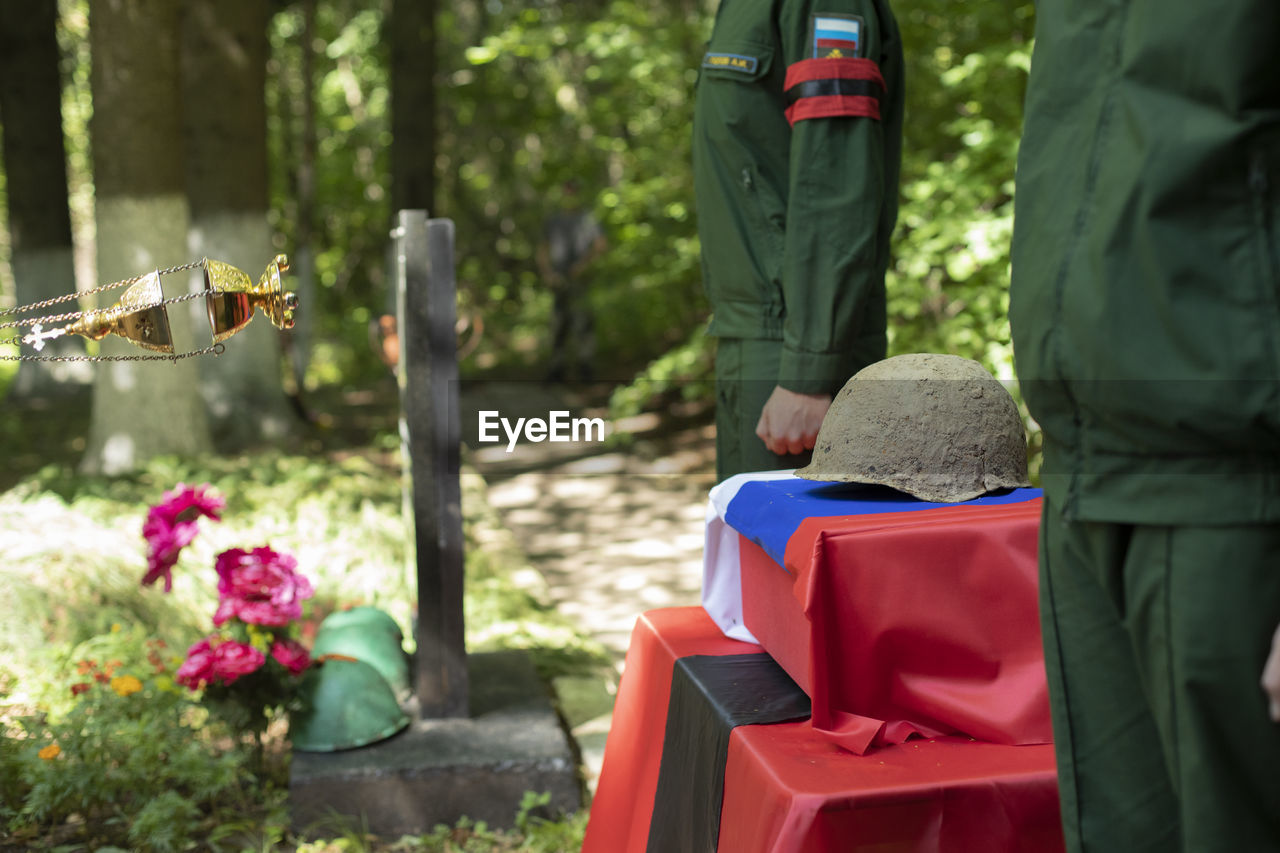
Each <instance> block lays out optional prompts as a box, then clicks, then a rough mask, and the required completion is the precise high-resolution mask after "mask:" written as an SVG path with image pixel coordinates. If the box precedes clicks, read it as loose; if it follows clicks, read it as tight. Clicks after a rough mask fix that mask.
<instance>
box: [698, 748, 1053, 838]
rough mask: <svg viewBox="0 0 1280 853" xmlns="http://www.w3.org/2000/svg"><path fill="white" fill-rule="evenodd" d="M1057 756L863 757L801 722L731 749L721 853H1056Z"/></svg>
mask: <svg viewBox="0 0 1280 853" xmlns="http://www.w3.org/2000/svg"><path fill="white" fill-rule="evenodd" d="M1057 791H1058V789H1057V779H1056V773H1055V769H1054V759H1053V747H1052V746H1051V745H1041V746H1023V747H1012V746H999V745H996V744H985V743H975V742H972V741H970V740H968V739H967V738H958V737H948V738H940V739H936V740H913V741H911V742H909V743H904V744H898V745H894V746H887V747H885V748H884V749H881V750H877V751H876V752H875V753H873V754H871V755H867V756H854V755H850V754H849V753H847V752H845V751H843V750H841V749H838V748H836V747H835V746H833V745H832V744H831V743H830V742H829V741H827V740H826V739H824V738H823V737H822V736H821V734H819V733H817V732H814V731H813V730H812V729H810V728H809V727H808V726H806V725H805V724H804V723H779V724H777V725H772V726H743V727H741V728H738V729H735V730H734V732H733V735H732V737H731V738H730V740H729V754H728V757H727V760H726V765H725V789H724V805H723V807H722V810H721V818H720V838H719V843H718V846H717V850H718V851H720V853H744V851H768V852H769V853H784V851H785V853H795V851H804V853H843V851H846V850H855V849H857V850H871V849H875V850H894V851H903V853H909V852H912V853H913V852H914V851H918V853H936V851H939V850H945V851H954V853H1018V851H1024V850H1035V851H1043V853H1054V851H1060V850H1062V849H1063V843H1062V833H1061V829H1060V821H1059V810H1058V793H1057Z"/></svg>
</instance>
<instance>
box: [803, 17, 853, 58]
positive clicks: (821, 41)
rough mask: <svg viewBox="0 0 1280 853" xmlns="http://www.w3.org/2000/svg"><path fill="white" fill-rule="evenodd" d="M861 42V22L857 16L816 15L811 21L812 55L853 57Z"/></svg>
mask: <svg viewBox="0 0 1280 853" xmlns="http://www.w3.org/2000/svg"><path fill="white" fill-rule="evenodd" d="M861 42H862V22H861V21H859V20H858V19H857V18H833V17H824V16H822V15H818V16H816V17H815V18H814V21H813V55H814V57H815V58H825V57H828V56H846V57H854V56H857V55H858V48H859V46H860V45H861Z"/></svg>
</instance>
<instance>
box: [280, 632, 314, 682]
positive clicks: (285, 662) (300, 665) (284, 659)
mask: <svg viewBox="0 0 1280 853" xmlns="http://www.w3.org/2000/svg"><path fill="white" fill-rule="evenodd" d="M271 656H272V657H273V658H275V659H276V662H277V663H279V664H280V665H281V666H283V667H284V668H285V669H287V670H289V671H290V672H292V673H293V674H294V675H297V674H298V673H300V672H302V671H303V670H304V669H306V668H307V667H308V666H310V665H311V653H310V652H309V651H307V647H306V646H304V645H302V643H299V642H298V641H297V640H276V641H275V642H274V643H272V645H271Z"/></svg>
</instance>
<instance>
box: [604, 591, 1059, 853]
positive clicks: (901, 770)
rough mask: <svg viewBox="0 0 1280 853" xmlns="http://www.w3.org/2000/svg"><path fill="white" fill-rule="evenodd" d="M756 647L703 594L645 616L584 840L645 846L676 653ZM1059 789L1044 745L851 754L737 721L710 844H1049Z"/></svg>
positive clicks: (930, 743) (825, 741) (964, 849)
mask: <svg viewBox="0 0 1280 853" xmlns="http://www.w3.org/2000/svg"><path fill="white" fill-rule="evenodd" d="M779 574H782V575H783V576H784V577H785V573H783V572H781V570H779ZM789 594H790V593H789V592H788V595H789ZM759 648H760V647H759V646H755V645H752V644H748V643H740V642H736V641H733V640H728V639H725V637H724V635H723V634H721V633H720V631H719V629H718V628H717V627H716V626H715V624H714V623H713V622H712V621H711V619H710V618H709V617H708V616H707V615H706V612H705V611H703V610H702V608H700V607H681V608H669V609H665V610H655V611H650V612H648V613H645V614H644V615H643V616H641V617H640V619H639V620H638V621H637V623H636V627H635V631H634V633H633V634H632V639H631V646H630V648H629V650H628V652H627V664H626V671H625V673H624V675H623V678H622V683H621V685H620V687H619V691H618V697H617V702H616V704H615V708H614V716H613V723H612V726H611V728H610V732H609V739H608V743H607V745H606V748H605V758H604V767H603V769H602V771H601V775H600V783H599V786H598V788H597V792H596V796H595V799H594V801H593V802H592V805H591V817H590V821H589V823H588V825H587V834H586V840H585V843H584V845H583V851H584V853H645V850H646V844H647V841H648V837H649V824H650V821H651V820H652V819H653V799H654V793H655V790H656V785H657V780H658V768H659V764H660V762H661V758H662V756H661V749H662V743H663V732H664V729H665V727H666V724H667V703H668V698H669V692H670V685H671V673H672V668H673V665H674V663H675V660H676V659H677V658H680V657H684V656H687V655H693V654H698V655H731V654H744V653H751V652H756V651H759ZM1056 790H1057V788H1056V782H1055V774H1054V759H1053V748H1052V746H1049V745H1040V746H1003V745H999V744H987V743H978V742H973V741H970V740H969V739H967V738H960V737H945V738H940V739H936V740H920V739H913V740H911V741H908V742H907V743H903V744H897V745H892V746H886V747H884V748H882V749H878V750H875V751H873V752H871V753H869V754H868V755H864V756H858V755H853V754H851V753H850V752H848V751H846V750H844V749H841V748H839V747H837V746H835V745H834V744H833V743H832V742H831V741H830V739H829V738H828V737H827V736H826V735H825V734H823V733H821V732H818V731H816V730H814V729H813V728H812V727H811V726H810V725H809V723H807V722H799V723H778V724H774V725H760V726H739V727H738V728H735V729H734V730H733V734H732V736H731V738H730V742H729V752H728V756H727V758H726V766H725V787H724V799H723V806H722V810H721V816H720V837H719V845H718V851H719V853H843V851H848V850H857V849H874V850H878V851H894V853H908V851H920V853H925V851H930V853H932V851H938V850H946V851H959V853H968V851H974V853H978V851H982V853H1005V851H1007V853H1015V851H1026V850H1035V851H1037V853H1040V851H1045V853H1054V851H1057V850H1061V849H1062V841H1061V834H1060V830H1059V820H1058V803H1057V796H1056Z"/></svg>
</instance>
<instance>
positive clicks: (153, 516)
mask: <svg viewBox="0 0 1280 853" xmlns="http://www.w3.org/2000/svg"><path fill="white" fill-rule="evenodd" d="M207 489H208V484H205V485H203V486H196V487H195V488H192V487H191V486H187V485H185V484H183V483H179V484H178V485H177V486H176V487H175V488H174V489H173V490H171V491H168V492H165V493H164V494H163V495H161V497H160V503H158V504H156V505H155V506H153V507H152V508H151V511H150V512H148V513H147V520H146V521H145V522H143V524H142V536H143V538H144V539H146V540H147V573H146V574H145V575H143V577H142V585H143V586H149V585H151V584H153V583H155V582H156V581H157V580H159V579H160V578H164V591H165V592H168V591H169V590H171V589H173V575H172V574H171V573H170V572H171V570H172V569H173V566H174V564H175V563H177V562H178V555H179V554H181V553H182V549H183V548H185V547H186V546H187V545H189V544H191V540H192V539H195V537H196V522H198V521H199V520H200V516H202V515H203V516H208V517H209V518H212V519H213V520H214V521H220V520H221V516H219V515H218V512H219V510H221V509H222V508H223V506H225V505H226V501H224V500H223V499H222V498H220V497H218V496H217V495H213V494H209V493H208V491H207Z"/></svg>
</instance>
